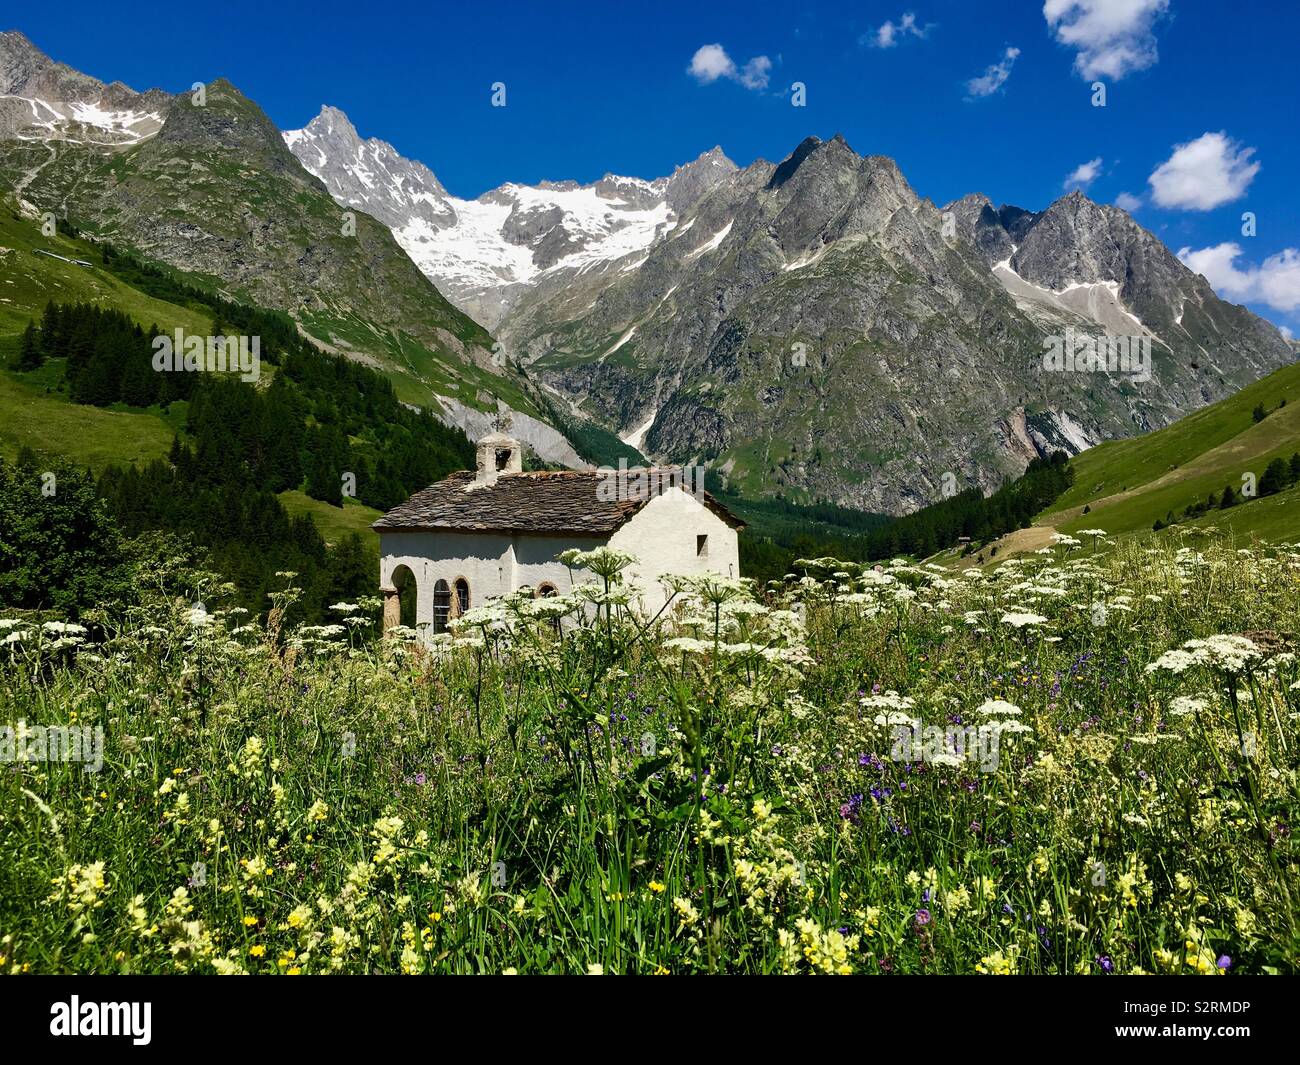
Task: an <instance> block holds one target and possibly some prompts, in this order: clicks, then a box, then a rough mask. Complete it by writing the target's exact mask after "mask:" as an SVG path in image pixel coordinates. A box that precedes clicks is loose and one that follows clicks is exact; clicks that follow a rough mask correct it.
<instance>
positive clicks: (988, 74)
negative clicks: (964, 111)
mask: <svg viewBox="0 0 1300 1065" xmlns="http://www.w3.org/2000/svg"><path fill="white" fill-rule="evenodd" d="M1019 54H1020V49H1019V48H1008V49H1007V50H1006V51H1005V52H1003V53H1002V58H1001V59H999V60H998V61H997V62H996V63H994V64H992V65H991V66H989V67H988V68H987V69H986V70H985V71H984V73H983V74H981V75H980V76H979V77H976V78H971V79H970V81H968V82H967V83H966V92H967V94H968V95H969V97H978V96H992V95H993V94H994V93H995V92H997V91H998V90H999V89H1000V88H1002V86H1003V85H1005V84H1006V83H1007V78H1009V77H1011V67H1012V66H1013V65H1014V64H1015V61H1016V56H1018V55H1019Z"/></svg>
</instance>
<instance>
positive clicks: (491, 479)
mask: <svg viewBox="0 0 1300 1065" xmlns="http://www.w3.org/2000/svg"><path fill="white" fill-rule="evenodd" d="M523 472H524V460H523V452H522V450H521V449H520V447H519V441H518V440H515V439H514V438H513V437H509V436H506V434H505V433H501V432H492V433H488V435H487V436H485V437H483V438H482V439H481V440H480V441H479V442H478V469H477V470H476V471H475V473H474V481H473V483H472V484H470V485H469V486H468V488H489V487H491V486H492V485H494V484H496V483H497V478H498V477H501V476H504V475H505V474H509V473H523Z"/></svg>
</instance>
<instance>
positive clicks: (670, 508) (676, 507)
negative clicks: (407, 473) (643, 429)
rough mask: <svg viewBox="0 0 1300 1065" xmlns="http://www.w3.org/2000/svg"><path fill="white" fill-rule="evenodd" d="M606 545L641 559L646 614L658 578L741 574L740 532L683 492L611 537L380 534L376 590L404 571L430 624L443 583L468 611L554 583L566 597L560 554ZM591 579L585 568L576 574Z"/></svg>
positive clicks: (658, 599) (636, 569)
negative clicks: (702, 541)
mask: <svg viewBox="0 0 1300 1065" xmlns="http://www.w3.org/2000/svg"><path fill="white" fill-rule="evenodd" d="M701 535H704V536H707V537H708V538H709V541H708V555H707V556H706V557H700V556H699V555H698V554H697V553H696V543H697V541H696V538H697V537H698V536H701ZM602 543H608V544H609V545H610V547H612V548H615V549H617V550H619V551H626V552H628V553H629V554H632V555H635V556H636V557H637V559H638V562H637V563H636V565H634V566H633V567H631V568H630V569H629V570H628V576H629V577H630V578H631V579H632V580H634V581H636V582H637V583H639V584H640V585H641V586H642V587H643V588H644V589H646V592H645V596H644V598H643V600H642V609H643V610H645V611H647V612H648V613H651V614H653V613H655V612H657V611H658V610H659V609H660V608H661V607H662V606H663V604H664V601H665V598H666V597H665V594H664V591H663V588H662V586H661V585H660V584H659V582H658V578H659V577H660V576H661V575H663V574H665V573H684V574H690V573H705V572H714V573H721V574H723V575H724V576H739V574H740V554H739V545H738V542H737V538H736V530H735V529H733V528H731V527H730V526H729V525H727V523H726V522H724V521H723V520H722V519H721V518H719V517H718V516H717V515H716V514H714V513H713V512H712V511H711V510H709V509H708V508H707V507H706V506H704V504H703V503H701V502H699V501H698V500H697V499H696V498H695V497H694V496H692V495H690V494H689V493H687V492H684V491H681V490H674V491H668V492H665V493H664V494H663V495H659V496H656V497H655V498H653V499H651V500H650V502H648V503H647V504H646V505H645V506H644V507H642V508H641V509H640V510H639V511H638V512H637V513H636V515H635V516H634V517H633V518H632V519H631V520H630V521H629V522H627V524H625V525H624V526H623V527H622V528H620V529H618V530H617V531H616V532H615V533H614V534H613V535H612V536H610V537H608V538H605V537H596V536H588V537H579V536H574V537H557V536H529V535H526V534H525V535H520V534H515V535H504V534H496V533H460V532H430V531H393V530H389V531H386V532H382V533H380V536H379V554H380V562H379V586H380V588H381V589H389V588H392V587H393V572H394V571H395V570H396V569H397V567H398V566H406V567H407V568H409V569H410V571H411V573H412V574H413V575H414V576H415V583H416V624H417V625H431V624H432V623H433V588H434V585H435V584H436V583H437V582H438V581H439V580H444V581H446V582H447V585H448V587H449V588H454V586H455V582H456V579H457V578H459V577H463V578H465V580H467V581H468V582H469V589H470V606H471V607H476V606H482V605H483V604H484V603H485V602H486V601H487V600H488V599H490V598H491V597H493V596H499V595H506V594H508V593H510V592H513V591H515V590H516V589H518V588H521V587H523V586H524V585H529V586H531V587H534V588H536V587H537V586H538V585H540V584H542V583H543V582H550V583H551V584H553V585H554V586H555V588H556V590H557V591H558V592H560V593H561V594H563V593H565V592H568V591H569V590H570V589H571V588H572V586H573V584H572V580H571V578H570V574H569V570H568V568H567V567H566V566H564V565H563V564H561V563H559V562H556V561H555V556H556V555H558V554H559V553H560V552H561V551H564V550H567V549H568V548H571V547H576V548H578V549H579V550H582V551H591V550H594V549H595V548H597V547H599V546H600V545H601V544H602ZM573 576H574V577H576V578H577V580H578V581H579V582H582V581H584V580H587V579H590V575H589V574H588V573H587V572H586V571H585V570H576V571H574V574H573Z"/></svg>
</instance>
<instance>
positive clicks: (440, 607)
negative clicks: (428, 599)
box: [433, 581, 451, 632]
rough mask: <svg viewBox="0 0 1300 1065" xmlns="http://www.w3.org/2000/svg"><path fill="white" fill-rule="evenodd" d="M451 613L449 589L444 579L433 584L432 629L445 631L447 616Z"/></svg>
mask: <svg viewBox="0 0 1300 1065" xmlns="http://www.w3.org/2000/svg"><path fill="white" fill-rule="evenodd" d="M450 614H451V589H450V588H449V587H448V586H447V582H446V581H439V582H438V583H437V584H435V585H434V586H433V631H434V632H446V631H447V618H448V616H449V615H450Z"/></svg>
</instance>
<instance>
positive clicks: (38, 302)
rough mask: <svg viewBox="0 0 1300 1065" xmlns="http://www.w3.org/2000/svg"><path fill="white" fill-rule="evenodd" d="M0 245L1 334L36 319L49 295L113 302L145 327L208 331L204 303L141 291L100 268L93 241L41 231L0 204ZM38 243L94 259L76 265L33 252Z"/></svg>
mask: <svg viewBox="0 0 1300 1065" xmlns="http://www.w3.org/2000/svg"><path fill="white" fill-rule="evenodd" d="M0 248H4V249H7V250H6V251H3V252H0V334H13V333H21V332H22V330H23V329H24V328H25V327H26V326H27V323H28V321H29V320H32V319H35V321H36V323H37V324H38V325H39V324H40V318H41V312H42V311H43V310H44V309H45V305H46V304H47V303H48V302H49V301H50V300H54V301H55V302H57V303H98V304H100V305H101V306H105V307H116V308H117V309H119V310H121V311H124V312H125V313H127V314H129V315H130V316H131V317H132V318H134V319H135V320H136V321H137V322H139V323H140V325H141V327H142V328H145V329H148V328H149V327H150V326H151V325H157V326H159V327H160V328H163V329H168V328H172V329H174V328H175V327H176V326H180V327H181V328H183V329H184V330H185V331H186V332H193V333H199V334H206V333H207V332H208V331H209V329H210V327H211V325H212V315H211V314H210V313H209V312H208V310H207V308H206V307H180V306H177V305H176V304H174V303H165V302H163V301H162V300H156V299H154V298H153V297H151V296H147V295H145V294H144V293H143V292H141V291H139V290H138V289H134V288H132V287H130V286H129V285H127V284H125V283H124V282H122V281H119V280H118V279H117V278H115V277H114V276H113V275H112V274H110V273H109V272H108V271H107V270H104V269H102V268H101V267H100V266H99V265H98V263H99V261H100V254H99V249H98V248H96V247H95V245H93V244H90V243H89V242H87V241H84V240H73V239H72V238H70V237H65V236H63V235H62V234H56V235H55V236H52V237H46V236H43V235H42V234H41V231H40V230H39V229H38V228H37V227H36V226H35V225H34V224H33V223H32V222H30V221H26V220H20V219H17V218H15V217H14V216H13V212H12V211H11V210H9V209H8V208H7V207H6V208H0ZM37 248H44V249H46V250H48V251H52V252H55V253H56V254H58V255H64V256H67V257H68V258H70V259H83V260H85V261H87V262H90V263H93V264H96V265H93V266H89V267H86V266H74V265H72V264H71V263H65V262H61V261H60V260H58V259H51V258H50V257H49V256H47V255H37V254H35V249H37Z"/></svg>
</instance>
